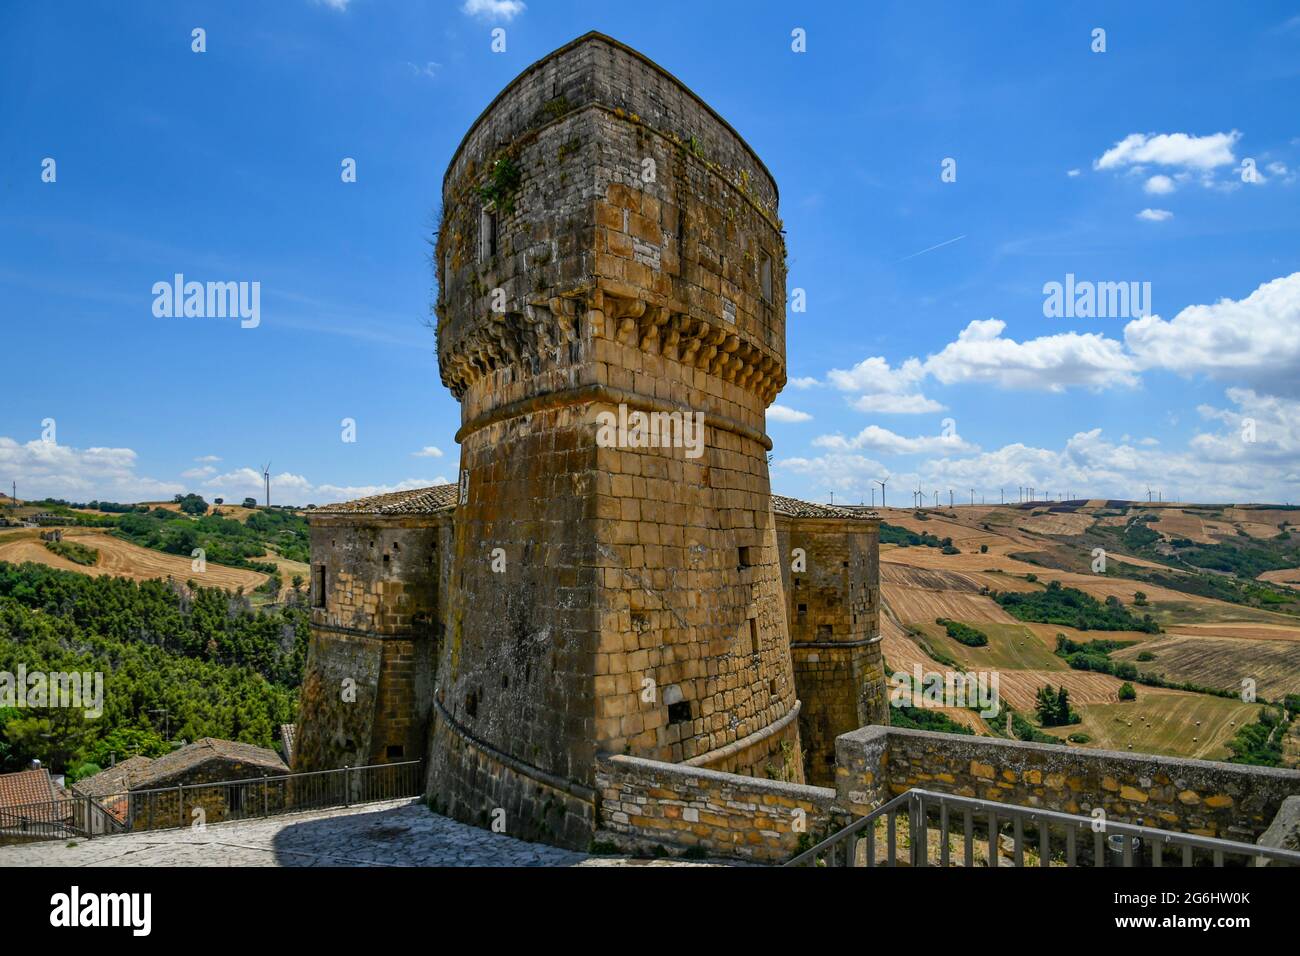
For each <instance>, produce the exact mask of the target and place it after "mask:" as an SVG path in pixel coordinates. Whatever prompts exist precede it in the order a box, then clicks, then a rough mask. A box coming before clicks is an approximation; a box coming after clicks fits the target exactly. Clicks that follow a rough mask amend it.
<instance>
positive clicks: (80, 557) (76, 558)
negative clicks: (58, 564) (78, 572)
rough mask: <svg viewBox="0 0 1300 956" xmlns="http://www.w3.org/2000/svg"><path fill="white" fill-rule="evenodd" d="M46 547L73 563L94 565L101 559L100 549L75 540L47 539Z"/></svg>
mask: <svg viewBox="0 0 1300 956" xmlns="http://www.w3.org/2000/svg"><path fill="white" fill-rule="evenodd" d="M45 547H46V549H47V550H49V551H53V552H54V553H55V554H57V555H58V556H59V557H61V558H67V559H68V560H69V561H71V562H72V563H73V564H84V565H87V566H89V565H92V564H94V563H95V562H96V561H98V560H99V550H98V549H97V548H88V547H86V546H85V545H84V544H78V543H77V542H75V541H46V542H45Z"/></svg>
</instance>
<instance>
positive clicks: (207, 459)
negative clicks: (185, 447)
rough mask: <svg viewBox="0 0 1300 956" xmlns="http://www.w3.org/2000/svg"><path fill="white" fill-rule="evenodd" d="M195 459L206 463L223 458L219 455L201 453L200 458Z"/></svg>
mask: <svg viewBox="0 0 1300 956" xmlns="http://www.w3.org/2000/svg"><path fill="white" fill-rule="evenodd" d="M194 460H195V461H198V462H203V463H204V464H206V463H208V462H213V461H221V458H220V456H218V455H200V456H199V457H198V458H195V459H194Z"/></svg>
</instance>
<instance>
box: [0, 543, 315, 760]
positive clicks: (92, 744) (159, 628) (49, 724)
mask: <svg viewBox="0 0 1300 956" xmlns="http://www.w3.org/2000/svg"><path fill="white" fill-rule="evenodd" d="M307 637H308V622H307V612H306V610H305V609H304V608H302V607H297V606H293V607H287V608H282V609H278V610H274V611H269V612H268V611H254V610H253V609H252V608H251V607H250V605H249V603H248V600H247V598H245V597H244V596H243V595H240V594H237V593H231V592H228V591H222V590H219V589H215V588H199V587H193V586H192V587H188V588H182V587H179V586H176V585H172V584H169V583H167V582H164V581H159V580H155V581H144V582H139V583H137V582H134V581H129V580H126V579H123V578H114V577H109V576H107V575H105V576H101V577H96V578H92V577H89V576H86V575H82V574H77V573H74V572H70V571H58V570H55V569H52V568H49V567H46V566H44V565H37V564H23V565H13V564H7V563H4V562H0V670H4V671H9V672H11V673H16V672H17V669H18V667H19V666H20V665H23V666H25V667H26V669H27V671H28V672H29V673H31V672H33V671H46V672H51V671H64V672H72V671H79V672H83V673H84V672H99V673H102V674H103V675H104V712H103V715H102V716H100V717H98V718H86V716H85V714H84V712H83V710H81V709H74V708H22V709H17V710H10V711H7V712H5V713H3V714H0V724H2V726H3V730H2V731H0V761H4V762H5V763H6V764H7V766H8V767H9V768H10V769H13V768H16V767H17V766H21V765H22V764H23V763H24V762H25V761H27V760H30V759H31V758H33V757H37V758H40V759H41V760H43V761H44V762H45V763H46V764H47V765H49V766H51V767H52V768H53V769H56V770H63V769H66V768H70V767H80V766H81V765H82V764H86V763H93V764H98V765H100V766H107V765H108V764H109V762H110V757H111V755H114V754H115V755H116V756H117V758H118V759H121V758H122V757H124V756H127V755H130V754H135V753H144V754H146V755H158V754H161V753H166V752H167V750H168V749H169V747H170V744H169V741H168V739H167V737H170V738H171V739H180V738H183V739H186V740H194V739H196V738H198V737H203V736H212V737H222V738H226V739H230V740H242V741H246V742H248V743H253V744H258V745H260V746H264V747H269V746H271V745H272V741H273V737H274V730H275V728H276V727H277V725H278V724H280V723H286V722H290V721H292V720H293V713H294V708H295V703H296V698H297V691H296V688H297V685H298V684H299V682H300V680H301V675H302V671H303V667H304V664H305V660H306V647H307ZM164 712H165V713H164Z"/></svg>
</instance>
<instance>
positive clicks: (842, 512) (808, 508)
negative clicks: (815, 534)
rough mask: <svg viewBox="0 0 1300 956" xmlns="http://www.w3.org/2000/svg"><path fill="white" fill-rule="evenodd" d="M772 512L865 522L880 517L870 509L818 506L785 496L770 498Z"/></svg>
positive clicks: (793, 515) (793, 516)
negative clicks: (853, 519)
mask: <svg viewBox="0 0 1300 956" xmlns="http://www.w3.org/2000/svg"><path fill="white" fill-rule="evenodd" d="M772 510H773V511H775V512H776V513H777V514H779V515H787V516H788V517H791V518H857V519H860V520H866V519H869V518H879V517H880V515H878V514H877V513H876V512H874V511H872V510H871V509H870V508H843V507H840V506H839V505H819V504H815V503H813V502H811V501H800V500H799V499H798V498H787V497H786V496H785V495H773V496H772Z"/></svg>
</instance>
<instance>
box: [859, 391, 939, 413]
mask: <svg viewBox="0 0 1300 956" xmlns="http://www.w3.org/2000/svg"><path fill="white" fill-rule="evenodd" d="M849 404H850V405H852V406H853V407H854V408H856V409H857V410H858V411H860V412H874V413H877V414H881V415H923V414H927V413H930V412H941V411H943V410H944V409H945V408H946V407H947V406H945V405H943V404H941V403H940V402H936V401H935V400H934V399H932V398H926V397H925V396H924V395H922V394H921V393H920V392H913V393H912V394H910V395H891V394H889V393H888V392H881V393H878V394H875V395H861V396H859V397H857V398H855V399H853V401H851V402H850V403H849Z"/></svg>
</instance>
